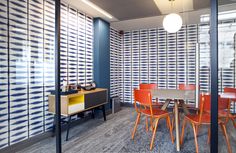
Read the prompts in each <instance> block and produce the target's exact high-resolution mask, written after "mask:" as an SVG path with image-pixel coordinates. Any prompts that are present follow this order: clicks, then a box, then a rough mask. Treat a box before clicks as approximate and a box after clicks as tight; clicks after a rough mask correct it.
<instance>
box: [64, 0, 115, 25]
mask: <svg viewBox="0 0 236 153" xmlns="http://www.w3.org/2000/svg"><path fill="white" fill-rule="evenodd" d="M62 1H63V2H65V3H66V4H69V5H70V6H72V7H74V8H77V9H78V10H80V11H81V12H84V13H86V14H88V15H90V16H92V17H99V18H102V19H104V20H106V21H108V22H114V21H119V20H118V19H116V18H115V17H113V18H112V19H110V18H108V17H106V16H105V15H103V14H102V13H100V12H99V11H97V10H95V9H94V8H92V7H90V6H88V5H87V4H85V3H84V2H82V1H81V0H62Z"/></svg>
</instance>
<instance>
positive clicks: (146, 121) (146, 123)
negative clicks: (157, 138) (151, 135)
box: [145, 116, 148, 132]
mask: <svg viewBox="0 0 236 153" xmlns="http://www.w3.org/2000/svg"><path fill="white" fill-rule="evenodd" d="M145 118H146V119H145V125H146V132H148V117H147V116H146V117H145Z"/></svg>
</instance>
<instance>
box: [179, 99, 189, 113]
mask: <svg viewBox="0 0 236 153" xmlns="http://www.w3.org/2000/svg"><path fill="white" fill-rule="evenodd" d="M181 105H182V108H183V111H184V114H185V115H188V114H189V110H188V108H187V106H186V105H185V103H184V101H181Z"/></svg>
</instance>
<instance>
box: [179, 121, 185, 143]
mask: <svg viewBox="0 0 236 153" xmlns="http://www.w3.org/2000/svg"><path fill="white" fill-rule="evenodd" d="M185 126H186V119H184V121H183V126H182V133H181V138H180V145H182V144H183V140H184V130H185Z"/></svg>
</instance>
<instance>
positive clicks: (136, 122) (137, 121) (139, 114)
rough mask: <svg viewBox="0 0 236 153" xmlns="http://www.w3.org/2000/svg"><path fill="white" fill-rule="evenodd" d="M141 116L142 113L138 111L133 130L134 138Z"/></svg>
mask: <svg viewBox="0 0 236 153" xmlns="http://www.w3.org/2000/svg"><path fill="white" fill-rule="evenodd" d="M140 116H141V113H138V115H137V118H136V121H135V125H134V130H133V133H132V139H134V135H135V132H136V130H137V126H138V123H139V120H140Z"/></svg>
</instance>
